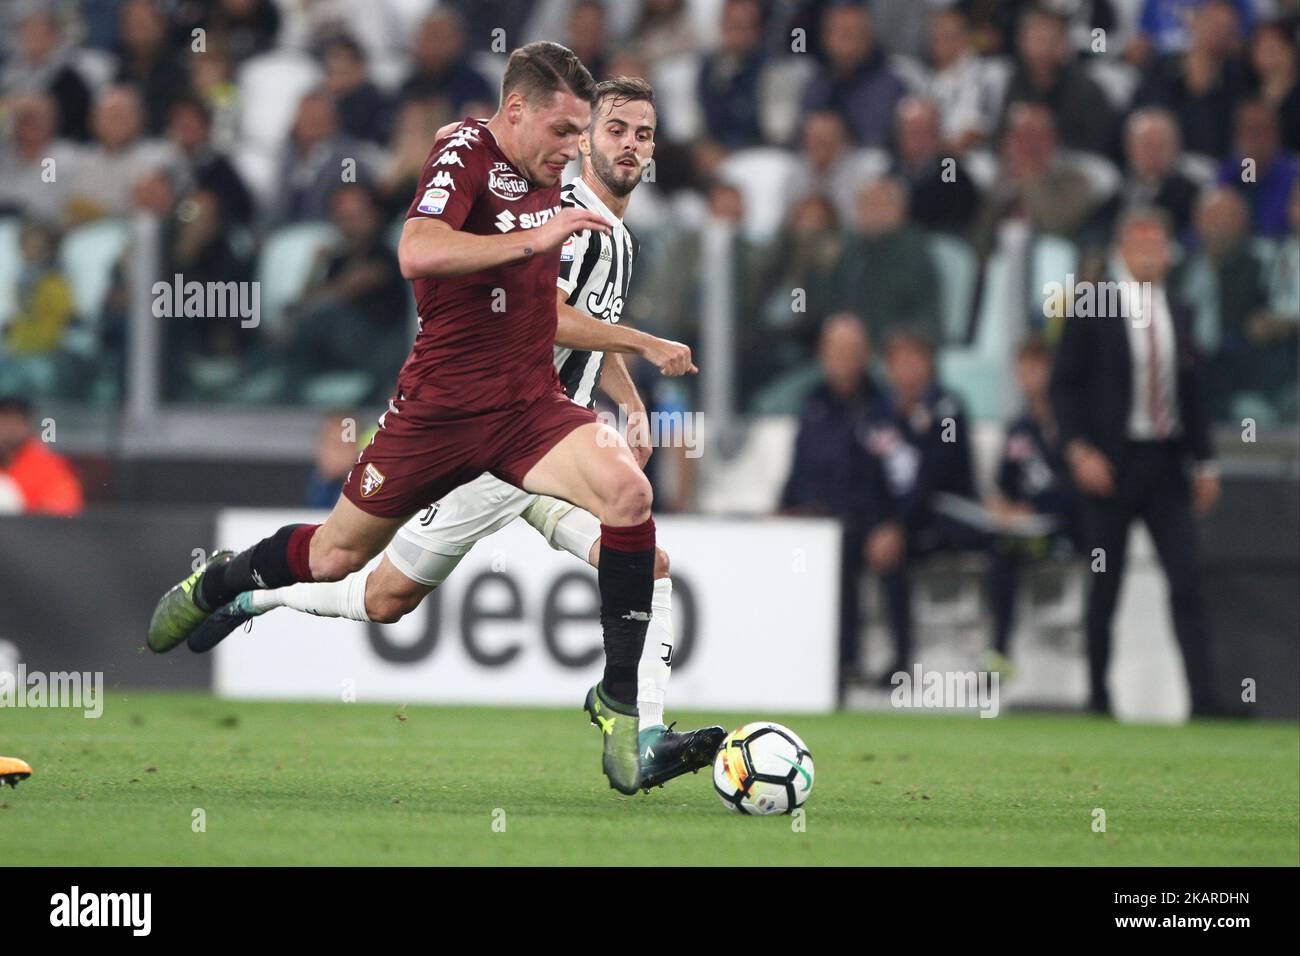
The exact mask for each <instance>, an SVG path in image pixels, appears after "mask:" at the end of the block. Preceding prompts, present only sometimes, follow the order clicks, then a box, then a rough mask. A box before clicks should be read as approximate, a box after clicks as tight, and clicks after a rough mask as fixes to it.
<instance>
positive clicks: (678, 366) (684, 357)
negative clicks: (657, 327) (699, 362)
mask: <svg viewBox="0 0 1300 956" xmlns="http://www.w3.org/2000/svg"><path fill="white" fill-rule="evenodd" d="M641 354H642V356H643V357H644V358H645V359H646V360H647V361H649V362H650V363H651V364H653V365H654V366H655V368H657V369H659V373H660V374H661V375H668V376H672V377H676V376H678V375H685V374H686V373H687V372H698V371H699V369H698V368H696V367H695V363H694V362H692V361H691V347H690V346H689V345H683V344H682V343H681V342H674V341H672V340H671V339H660V338H655V337H653V336H652V337H651V338H650V341H649V342H648V343H647V344H646V346H645V349H644V351H643V352H642V353H641Z"/></svg>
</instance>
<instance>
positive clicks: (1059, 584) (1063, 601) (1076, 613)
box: [1016, 560, 1087, 638]
mask: <svg viewBox="0 0 1300 956" xmlns="http://www.w3.org/2000/svg"><path fill="white" fill-rule="evenodd" d="M1086 580H1087V565H1086V564H1085V563H1084V562H1082V561H1078V560H1068V561H1062V560H1044V561H1035V562H1032V563H1030V564H1027V565H1026V566H1025V570H1024V575H1023V579H1022V585H1023V586H1022V587H1021V588H1020V592H1019V594H1018V600H1017V603H1018V612H1017V614H1016V619H1017V620H1018V621H1020V622H1021V626H1022V627H1024V628H1025V629H1026V630H1028V631H1029V632H1030V633H1032V634H1033V635H1034V636H1035V637H1038V638H1041V637H1048V638H1053V637H1057V638H1059V637H1061V636H1071V637H1077V636H1078V635H1079V633H1080V631H1081V629H1082V625H1083V607H1084V582H1085V581H1086Z"/></svg>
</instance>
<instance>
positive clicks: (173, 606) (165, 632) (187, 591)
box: [149, 551, 235, 654]
mask: <svg viewBox="0 0 1300 956" xmlns="http://www.w3.org/2000/svg"><path fill="white" fill-rule="evenodd" d="M234 556H235V552H233V551H218V552H216V553H215V554H214V555H212V557H211V558H209V559H208V563H207V564H205V565H203V567H201V568H199V569H198V570H197V571H195V572H194V573H193V574H191V575H190V576H189V577H187V578H186V579H185V580H184V581H182V582H181V583H180V584H178V585H176V586H175V587H174V588H172V589H171V590H170V591H168V592H167V593H166V594H164V595H163V596H162V598H161V599H160V600H159V601H158V606H157V607H155V608H154V609H153V617H152V618H150V620H149V650H151V651H153V652H154V653H155V654H165V653H167V652H168V651H170V650H171V649H172V648H173V647H175V646H176V645H177V644H179V643H180V642H181V641H183V640H185V639H186V638H187V637H189V636H190V634H191V633H193V631H194V629H195V628H197V627H198V626H199V625H200V624H202V623H203V621H204V620H205V619H206V618H207V616H208V615H209V614H210V613H211V612H210V611H205V610H203V608H201V607H199V606H198V604H197V603H195V601H194V592H195V590H196V589H197V588H198V586H199V582H200V581H201V580H203V575H204V574H205V573H206V572H207V570H208V569H209V568H213V567H216V566H218V565H222V564H227V563H229V561H230V559H231V558H233V557H234Z"/></svg>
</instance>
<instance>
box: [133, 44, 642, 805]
mask: <svg viewBox="0 0 1300 956" xmlns="http://www.w3.org/2000/svg"><path fill="white" fill-rule="evenodd" d="M595 90H596V85H595V82H594V80H593V79H592V77H591V74H590V73H588V72H587V69H586V68H585V67H584V66H583V65H582V63H581V62H580V61H579V60H578V58H577V56H576V55H574V54H573V53H572V52H571V51H570V50H568V49H566V48H565V47H562V46H560V45H558V44H555V43H546V42H540V43H532V44H529V45H528V46H525V47H522V48H520V49H518V50H515V51H514V52H513V53H512V54H511V55H510V59H509V61H508V63H507V65H506V71H505V75H504V77H503V79H502V83H501V104H500V106H499V108H498V110H497V112H496V114H495V115H493V116H492V117H491V118H490V119H488V120H486V121H483V120H476V119H466V120H465V121H464V122H462V123H461V124H460V125H459V126H458V127H457V128H456V129H455V130H454V131H453V132H452V134H451V135H450V136H446V137H443V138H442V139H439V140H438V141H437V142H436V143H435V144H434V147H433V150H432V152H431V153H430V155H429V159H428V161H427V162H426V164H425V169H424V175H423V178H422V180H421V185H420V187H419V189H418V190H417V194H416V197H415V199H414V201H413V202H412V204H411V208H410V210H409V212H408V218H407V222H406V226H405V228H404V230H403V232H402V238H401V243H400V246H399V248H398V258H399V260H400V262H401V267H402V274H403V275H404V276H406V278H408V279H410V280H411V281H412V283H413V284H414V288H415V299H416V304H417V307H418V310H419V315H420V330H419V333H418V334H417V336H416V340H415V345H414V348H413V349H412V351H411V355H410V357H409V358H408V359H407V360H406V363H405V365H403V367H402V370H401V372H400V373H399V375H398V380H397V389H396V392H395V394H394V396H393V397H392V399H391V400H390V401H389V406H388V411H387V412H385V413H384V415H383V416H382V417H381V418H380V428H379V430H378V432H377V433H376V435H375V437H374V438H373V439H372V440H371V442H370V444H369V445H368V446H367V447H366V449H365V450H364V451H363V452H362V453H361V455H360V457H359V458H358V459H357V463H356V465H355V467H354V468H353V469H352V471H351V473H350V474H349V475H348V479H347V481H346V483H345V485H344V489H343V496H342V497H341V498H340V500H339V502H338V504H337V505H336V506H335V508H334V511H333V512H332V513H331V514H330V516H329V517H328V518H327V519H326V521H325V523H324V524H321V525H287V526H285V527H283V528H281V529H280V530H279V531H277V532H276V533H275V534H274V535H272V536H271V537H269V538H266V539H264V540H262V541H260V542H258V543H257V544H256V545H254V546H253V547H251V548H249V549H248V550H246V551H243V552H241V553H239V554H237V555H236V554H232V553H231V552H220V553H218V554H216V555H213V557H212V558H211V559H210V560H209V561H208V562H207V564H206V565H204V567H203V568H201V569H199V570H198V571H196V572H194V573H193V574H192V575H190V576H189V577H187V578H186V579H185V580H184V581H182V582H181V583H179V584H177V585H176V586H175V587H173V588H172V589H171V590H170V591H168V592H167V593H166V594H164V595H163V597H162V599H161V600H160V601H159V602H158V606H157V608H155V610H154V614H153V619H152V620H151V622H150V625H149V638H148V643H149V647H150V648H151V649H153V650H155V651H158V652H162V651H167V650H171V649H172V648H173V647H175V646H176V645H178V644H180V643H181V642H182V641H184V640H185V639H186V637H187V636H188V635H189V634H190V633H191V632H193V630H194V629H195V628H196V627H197V626H198V625H199V624H200V623H202V622H203V620H204V619H206V618H207V616H208V615H209V614H211V613H212V611H213V610H215V609H216V608H219V607H221V606H222V605H223V604H225V603H226V602H227V601H229V600H231V599H233V598H234V597H235V596H236V595H238V594H239V593H240V592H241V591H249V590H255V589H263V588H277V587H283V586H285V585H288V584H293V583H295V582H299V581H336V580H338V579H340V578H342V577H345V576H347V575H348V574H350V573H352V572H353V571H356V570H359V569H360V568H362V567H363V566H364V565H365V564H366V563H367V562H368V561H369V560H370V559H371V558H372V557H374V556H375V555H376V554H378V553H379V552H380V551H382V550H383V548H384V547H385V546H386V545H387V544H388V542H389V540H390V539H391V538H392V537H393V535H394V533H395V532H396V531H397V529H398V528H399V527H400V526H401V525H402V524H403V523H404V522H405V521H406V520H407V519H408V518H409V517H410V516H411V515H413V514H415V513H416V512H417V511H419V510H421V509H422V508H424V507H425V506H426V505H427V504H428V503H429V502H431V501H436V500H438V499H439V498H441V497H442V496H443V495H445V494H447V493H448V492H449V491H451V490H452V489H453V488H456V487H458V486H459V485H462V484H465V483H467V482H469V481H471V480H473V479H474V478H476V477H478V475H480V474H481V473H483V472H485V471H487V472H490V473H492V474H493V475H496V476H497V477H499V478H501V479H502V480H504V481H506V482H508V483H510V484H512V485H515V486H516V487H518V488H522V489H523V490H525V491H528V492H531V493H534V494H541V495H551V496H553V497H557V498H563V499H564V500H566V501H569V502H572V503H573V504H575V505H577V506H578V507H580V508H584V509H586V510H588V511H590V512H592V513H593V514H595V515H597V516H598V517H599V518H600V520H601V537H600V547H601V562H600V568H599V569H598V584H599V590H600V597H601V615H600V617H601V627H602V629H603V631H604V644H605V672H604V676H603V678H602V680H601V681H600V682H599V683H597V684H596V686H595V687H593V688H592V689H591V691H589V692H588V697H587V707H588V709H589V710H590V712H591V713H592V716H593V718H594V719H595V720H597V721H598V723H599V725H600V727H601V729H602V730H603V731H604V733H603V734H602V738H603V740H604V754H603V758H602V766H603V768H604V771H605V775H606V776H607V777H608V778H609V781H610V785H611V786H612V787H615V788H616V789H618V790H619V791H620V792H623V793H635V792H636V790H637V787H638V784H639V783H640V778H641V773H640V766H639V759H638V748H637V729H638V728H637V707H636V689H637V663H638V660H639V658H640V656H641V649H642V644H643V642H644V640H645V633H646V626H647V624H648V622H649V620H650V610H651V595H652V590H653V573H654V560H655V535H654V520H653V518H651V516H650V503H651V490H650V483H649V481H648V480H647V479H646V477H645V474H644V473H643V472H642V471H641V469H640V468H639V467H638V466H637V463H636V459H635V458H634V457H633V455H632V453H631V451H630V450H629V449H628V446H627V444H626V442H625V441H624V440H623V438H622V436H621V435H619V434H618V433H617V431H615V430H613V429H611V428H609V427H608V426H606V425H602V424H599V423H598V422H597V421H596V418H595V415H594V414H593V413H592V412H591V411H590V410H589V409H586V408H583V407H582V406H579V405H577V404H575V403H574V402H572V401H570V400H569V398H568V397H567V396H566V395H565V393H564V391H563V390H562V389H561V387H560V383H559V379H558V377H557V375H556V372H555V366H554V363H553V361H552V359H553V353H552V345H553V343H554V341H555V331H556V322H557V319H556V293H555V280H556V275H557V274H558V272H559V264H560V246H561V245H562V244H563V243H564V242H565V240H567V239H568V238H569V236H570V235H573V234H575V233H581V232H583V231H584V230H596V231H599V232H608V230H609V224H608V223H607V222H606V221H605V220H604V219H603V218H601V217H600V216H598V215H596V214H595V213H593V212H591V211H589V210H586V209H582V208H564V209H562V208H561V205H560V175H561V173H562V172H563V170H564V167H565V166H566V165H567V164H568V163H569V162H570V161H572V160H573V159H575V158H576V157H577V155H578V137H579V134H580V133H582V131H583V130H585V129H586V128H587V127H588V125H589V123H590V119H591V109H592V106H593V104H594V102H595Z"/></svg>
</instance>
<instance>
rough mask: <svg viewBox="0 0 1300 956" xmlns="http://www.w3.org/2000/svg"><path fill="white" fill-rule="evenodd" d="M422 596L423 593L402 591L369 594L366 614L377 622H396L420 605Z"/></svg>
mask: <svg viewBox="0 0 1300 956" xmlns="http://www.w3.org/2000/svg"><path fill="white" fill-rule="evenodd" d="M421 597H423V595H418V594H402V593H381V594H376V595H373V596H367V598H366V616H367V617H369V618H370V620H372V621H374V622H375V623H376V624H396V623H397V622H398V621H400V620H401V619H402V618H404V617H406V615H408V614H410V613H411V612H412V611H414V610H415V609H416V608H417V607H419V605H420V599H421ZM372 605H373V606H372Z"/></svg>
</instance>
